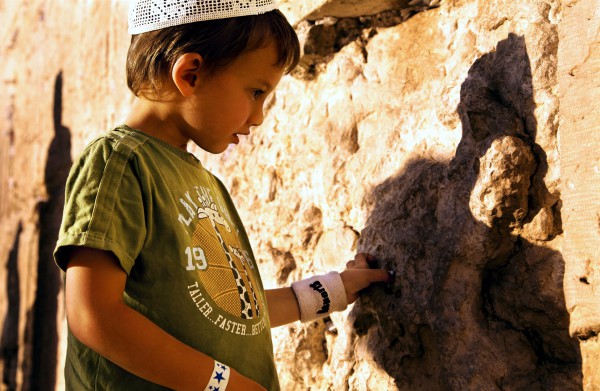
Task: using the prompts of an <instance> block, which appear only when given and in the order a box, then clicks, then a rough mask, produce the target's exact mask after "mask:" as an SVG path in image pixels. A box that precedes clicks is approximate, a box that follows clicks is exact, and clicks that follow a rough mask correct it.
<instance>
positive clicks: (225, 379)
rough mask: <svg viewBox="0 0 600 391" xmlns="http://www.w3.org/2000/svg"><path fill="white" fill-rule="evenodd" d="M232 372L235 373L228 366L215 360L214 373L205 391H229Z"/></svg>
mask: <svg viewBox="0 0 600 391" xmlns="http://www.w3.org/2000/svg"><path fill="white" fill-rule="evenodd" d="M232 372H233V371H232V370H231V368H230V367H229V366H228V365H225V364H223V363H220V362H219V361H217V360H214V367H213V371H212V373H211V375H210V378H209V379H208V384H207V385H206V387H205V388H204V391H216V390H219V391H225V390H226V389H227V385H228V384H229V380H230V378H231V373H232Z"/></svg>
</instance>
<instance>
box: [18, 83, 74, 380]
mask: <svg viewBox="0 0 600 391" xmlns="http://www.w3.org/2000/svg"><path fill="white" fill-rule="evenodd" d="M62 87H63V78H62V72H60V73H58V75H57V76H56V80H55V84H54V138H53V139H52V142H51V143H50V147H49V149H48V160H47V162H46V169H45V174H44V180H45V184H46V191H47V193H48V199H47V200H46V201H45V202H42V203H40V204H39V230H40V239H39V249H38V251H39V253H38V276H37V291H36V295H35V304H34V307H33V323H32V340H31V344H32V356H31V375H30V377H29V384H27V380H25V384H24V389H29V390H53V389H54V388H55V385H56V372H57V371H56V370H57V365H58V362H57V361H58V360H57V354H58V333H59V321H58V317H57V313H58V299H59V293H60V291H61V290H62V280H61V274H60V270H59V269H58V267H56V265H55V264H54V259H53V255H52V253H53V251H54V246H55V245H56V241H57V239H58V232H59V229H60V223H61V220H62V212H63V207H64V197H65V183H66V181H67V176H68V175H69V170H70V168H71V165H72V163H73V162H72V160H71V132H70V130H69V129H68V128H67V127H65V126H64V125H63V124H62Z"/></svg>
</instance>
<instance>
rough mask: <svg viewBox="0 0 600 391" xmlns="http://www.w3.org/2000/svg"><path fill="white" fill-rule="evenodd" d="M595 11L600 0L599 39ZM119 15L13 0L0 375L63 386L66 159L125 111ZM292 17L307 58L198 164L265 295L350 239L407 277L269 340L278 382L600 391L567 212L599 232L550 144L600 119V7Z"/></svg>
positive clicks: (0, 128) (345, 9)
mask: <svg viewBox="0 0 600 391" xmlns="http://www.w3.org/2000/svg"><path fill="white" fill-rule="evenodd" d="M579 7H584V8H583V9H588V10H589V9H590V8H585V7H591V9H592V10H595V11H594V12H595V13H594V12H591V13H589V12H588V14H587V18H588V19H587V20H588V23H587V24H586V26H588V27H589V28H588V27H586V29H585V30H579V29H577V28H575V27H574V26H575V25H576V24H577V18H578V15H580V14H579V12H584V11H582V10H581V9H580V8H579ZM125 8H126V7H125V4H124V3H123V2H110V3H108V2H78V3H77V4H75V3H73V4H67V3H60V2H51V1H47V0H31V1H29V2H23V3H18V2H10V1H0V26H2V27H0V37H2V40H1V41H0V44H1V45H2V46H0V56H1V58H2V59H3V61H2V65H1V68H0V69H1V73H0V75H1V77H2V80H1V82H2V88H0V113H1V114H0V115H1V117H0V118H1V119H0V220H1V222H2V224H0V230H2V231H1V233H2V234H1V235H0V260H2V262H4V263H3V264H4V265H5V266H4V269H3V270H6V271H5V272H4V274H0V291H2V292H5V293H3V294H2V295H0V319H2V320H3V327H2V335H1V340H0V343H1V348H2V350H1V361H0V364H1V365H0V374H1V377H2V386H0V387H1V388H6V389H21V388H22V389H37V388H40V387H41V384H43V385H44V386H45V387H46V388H51V387H50V386H49V385H51V384H56V385H57V386H56V388H58V389H62V386H61V383H60V381H61V377H60V375H57V372H56V371H57V369H56V362H57V361H58V360H60V359H61V358H60V357H62V355H63V354H64V352H63V351H62V349H63V343H64V309H63V308H62V296H61V295H62V286H61V285H60V280H59V279H58V278H57V274H56V273H55V270H53V269H52V268H51V267H48V265H49V263H50V262H51V260H49V259H48V258H49V251H50V248H51V246H52V242H53V241H54V240H55V235H56V223H57V221H58V218H59V217H58V216H59V215H60V208H61V202H62V200H61V197H62V195H61V193H62V188H61V186H62V185H63V184H62V182H63V181H64V172H65V167H67V166H68V165H69V164H70V161H71V159H72V156H75V155H76V154H77V153H79V151H81V149H82V148H83V146H84V145H85V144H86V143H87V142H88V141H89V140H91V139H92V138H93V137H95V136H96V135H97V134H99V133H101V132H103V131H104V130H106V129H107V128H108V127H110V126H112V125H114V124H116V123H118V122H119V118H122V115H123V114H124V113H125V112H126V110H127V108H128V106H129V104H130V102H131V98H130V94H129V93H128V92H127V90H126V88H125V84H124V75H123V61H124V59H125V52H126V50H127V45H128V36H127V34H126V28H125ZM283 9H284V11H285V12H286V13H287V14H288V15H290V19H291V20H292V22H293V23H295V24H296V25H297V29H298V32H299V35H300V36H301V39H302V42H303V60H302V66H301V67H300V68H299V69H298V70H297V71H296V72H294V74H293V75H291V76H288V77H286V78H284V79H283V80H282V82H281V84H280V86H279V87H278V90H277V91H276V92H275V94H274V96H273V97H272V98H271V100H270V101H269V103H268V107H267V110H268V115H267V117H266V120H265V123H264V124H263V126H262V127H261V128H259V129H256V130H255V131H254V132H253V134H252V135H251V136H250V137H249V138H248V139H247V140H245V141H244V142H242V144H241V145H239V146H237V147H236V148H234V149H230V150H228V151H227V152H226V153H224V154H222V155H219V156H212V155H208V154H206V153H202V152H200V151H197V152H198V155H199V156H200V157H201V159H202V161H203V162H204V163H205V165H207V166H208V167H209V168H210V169H211V170H213V171H214V172H215V173H216V174H218V175H219V176H220V177H221V178H222V179H223V180H224V182H225V183H226V185H227V186H228V187H229V188H230V189H231V192H232V195H233V197H234V199H235V201H236V203H237V204H238V205H239V209H240V214H241V216H242V218H243V220H244V221H245V222H246V225H247V229H248V231H249V235H250V239H251V241H252V243H253V246H254V249H255V253H256V256H257V258H258V260H259V262H260V266H261V271H262V274H263V276H264V280H265V283H266V285H267V286H268V287H276V286H283V285H289V283H291V282H292V281H294V280H297V279H300V278H303V277H306V276H310V275H312V274H314V273H323V272H327V271H329V270H331V269H338V270H342V269H343V267H344V265H345V263H346V261H347V260H349V259H350V258H351V257H352V256H353V254H354V252H355V251H357V250H359V251H368V252H371V253H373V254H374V255H376V256H377V257H378V259H379V261H380V266H382V267H385V268H388V269H393V270H395V271H396V272H397V277H396V281H395V283H394V285H393V287H391V288H390V289H387V288H385V287H378V286H376V287H373V288H371V289H369V290H368V291H367V292H365V295H364V296H363V297H362V298H361V299H360V300H359V301H358V302H357V303H356V304H355V305H354V306H353V307H350V308H349V309H348V310H346V311H345V312H343V313H336V314H332V315H331V317H330V318H329V319H327V320H325V321H317V322H311V323H308V324H300V323H295V324H292V325H290V326H286V327H281V328H279V329H276V330H274V339H275V346H276V356H277V359H278V362H279V372H280V377H281V383H282V387H283V389H284V390H305V389H313V390H327V389H332V390H394V389H399V390H438V389H439V390H467V389H473V390H475V389H477V390H479V389H482V390H488V389H489V390H494V389H502V390H521V389H527V388H530V389H544V390H577V389H582V388H584V389H586V390H595V389H598V382H599V381H598V380H597V379H598V376H600V373H599V372H598V368H600V341H598V337H597V336H592V335H589V334H588V335H586V336H587V337H588V338H587V339H586V340H585V341H582V342H581V343H579V341H578V340H577V339H573V338H571V337H570V336H569V313H568V311H567V307H566V304H565V296H564V294H563V276H564V269H565V262H570V260H569V259H567V255H568V253H567V252H565V249H567V248H568V246H572V244H570V243H572V242H570V241H571V240H572V238H573V235H576V236H577V234H576V232H579V231H577V230H576V229H577V227H575V228H572V227H573V225H572V224H571V222H573V221H577V220H578V219H580V220H579V221H581V222H580V223H579V224H581V227H586V228H589V229H591V230H597V229H598V226H597V220H595V222H592V223H593V224H592V223H590V222H589V221H587V220H583V217H582V210H585V208H582V207H585V206H586V204H585V203H583V204H582V203H580V204H578V205H579V206H577V207H575V208H573V209H571V208H569V207H567V203H568V202H569V200H570V199H567V197H569V195H568V194H567V193H568V191H569V190H568V183H565V175H564V173H561V169H563V170H564V169H565V168H566V167H567V166H565V164H564V163H565V162H563V161H561V158H562V157H564V156H565V154H564V151H565V150H564V148H565V147H566V148H567V149H568V148H571V147H567V144H565V143H564V142H562V141H561V146H560V152H561V153H560V154H559V146H558V137H557V134H558V132H559V130H560V131H561V134H563V132H565V131H566V130H565V129H570V128H569V126H571V127H572V128H576V126H575V124H588V125H589V124H591V125H589V126H590V127H589V129H592V125H593V124H597V123H598V120H597V116H596V117H593V116H590V117H589V119H586V121H588V122H578V121H580V119H579V117H577V116H571V113H572V111H571V109H569V110H568V111H565V109H564V108H563V104H564V105H570V106H568V107H578V106H577V105H579V107H582V108H585V107H590V110H589V112H590V113H597V112H600V111H599V110H595V111H594V110H593V109H592V107H595V106H593V104H596V105H597V103H595V102H598V101H600V100H598V99H591V98H590V99H589V100H588V101H587V102H586V103H585V105H584V104H582V103H581V101H579V100H577V99H584V98H585V97H587V96H588V95H587V92H582V91H589V86H590V85H591V84H592V82H591V81H590V79H589V77H590V75H593V74H597V68H594V67H595V66H597V61H596V60H597V58H596V57H597V56H596V57H593V56H591V55H590V56H588V57H589V58H590V60H589V61H583V59H585V58H588V57H584V56H582V55H581V54H580V53H579V52H577V51H578V50H587V49H585V48H589V50H588V51H587V52H586V53H592V54H597V53H598V50H597V43H598V37H599V34H598V30H597V26H598V19H599V16H598V14H597V12H598V11H597V10H598V9H600V7H599V6H598V4H597V0H580V1H562V2H561V1H559V0H524V1H520V2H501V3H498V2H494V1H484V0H448V1H445V2H441V4H440V3H439V2H437V1H418V0H417V1H410V2H409V1H363V2H359V1H353V0H349V1H343V0H312V1H306V2H292V1H284V2H283ZM365 9H366V10H368V11H365ZM417 11H422V12H417ZM363 13H364V14H363ZM565 23H566V24H565ZM580 41H585V42H589V43H590V45H587V46H585V45H583V46H581V45H579V42H580ZM575 42H577V43H575ZM594 42H595V44H594ZM594 45H596V46H594ZM580 46H581V47H583V48H584V49H581V47H580ZM559 48H560V49H559ZM571 51H573V53H574V54H571ZM582 53H583V52H582ZM561 55H562V57H561ZM561 58H562V59H561ZM571 63H572V64H573V65H570V66H569V65H568V64H571ZM579 64H581V66H580V67H579V68H577V70H576V72H575V74H574V75H570V77H571V78H572V79H569V78H568V77H567V76H566V75H569V73H568V70H570V69H572V68H573V67H574V66H575V65H579ZM565 70H567V71H565ZM594 72H595V73H594ZM578 75H581V77H579V76H578ZM565 79H566V80H567V81H564V80H565ZM569 80H571V81H569ZM565 83H567V84H565ZM559 90H560V91H561V93H560V99H559ZM570 92H572V93H573V94H572V95H573V96H574V97H573V98H572V99H571V100H570V97H569V96H570V95H569V93H570ZM590 96H594V95H590ZM577 97H579V98H577ZM585 118H588V117H587V113H585ZM594 118H596V119H594ZM581 121H583V120H581ZM571 122H573V124H571ZM559 124H560V129H559ZM588 125H586V126H588ZM577 126H579V125H577ZM596 126H597V125H596ZM594 129H597V128H594ZM596 133H597V132H596ZM574 144H575V145H574V147H575V146H577V143H574ZM579 144H580V145H579V146H582V145H581V144H585V143H579ZM569 150H570V149H569ZM591 150H592V152H578V153H575V154H573V155H571V156H572V159H573V162H576V163H579V162H584V161H585V162H586V164H587V163H590V162H591V161H592V159H588V155H586V154H589V153H593V152H597V151H595V150H597V148H592V149H591ZM592 158H593V157H592ZM595 164H596V165H597V162H596V163H595ZM586 167H587V166H586ZM589 167H591V168H592V169H593V168H594V167H595V166H594V165H593V164H592V165H591V166H589ZM593 172H595V171H593ZM596 174H597V173H596ZM593 178H597V176H596V177H594V176H593V175H592V174H591V172H590V174H588V175H586V176H585V177H582V176H579V172H578V171H577V170H573V171H572V172H571V173H570V174H569V176H568V180H570V181H572V182H573V183H575V184H576V185H577V186H580V185H582V184H585V182H586V181H590V182H592V181H591V179H592V180H593ZM595 183H597V181H596V182H595ZM577 188H579V187H577ZM587 224H592V226H591V227H588V225H587ZM594 232H596V231H594ZM571 248H573V247H571ZM597 248H598V247H596V249H597ZM597 259H598V258H597V255H596V258H593V259H592V260H594V261H597ZM588 277H590V280H589V281H590V283H592V282H593V283H596V281H597V279H592V278H591V277H592V276H591V275H588ZM592 286H594V285H592ZM41 325H44V326H47V327H40V326H41ZM580 348H581V351H580ZM57 356H58V358H56V357H57ZM42 358H47V359H42ZM582 360H583V361H582ZM582 362H583V364H582ZM58 371H59V372H60V371H61V369H60V368H59V369H58Z"/></svg>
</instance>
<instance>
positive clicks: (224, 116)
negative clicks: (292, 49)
mask: <svg viewBox="0 0 600 391" xmlns="http://www.w3.org/2000/svg"><path fill="white" fill-rule="evenodd" d="M276 63H277V51H276V48H275V46H274V45H269V46H267V47H264V48H260V49H257V50H253V51H250V52H246V53H244V54H242V55H241V56H240V57H238V58H237V59H236V60H235V61H234V62H233V63H232V64H231V65H230V66H228V67H227V68H225V69H224V70H222V71H217V73H215V74H214V75H213V76H211V77H201V78H200V79H199V80H198V82H197V83H198V85H197V87H196V91H195V93H194V95H193V96H192V97H191V98H190V100H189V102H188V103H189V105H186V108H185V110H184V112H183V113H182V119H183V120H184V122H185V126H184V129H182V134H183V135H184V136H186V137H187V138H189V139H191V140H192V141H194V143H196V144H197V145H198V146H199V147H200V148H202V149H204V150H206V151H208V152H212V153H221V152H223V151H224V150H225V149H227V147H228V145H229V144H237V143H238V142H239V138H238V135H240V134H241V135H248V134H250V127H252V126H258V125H260V124H261V123H262V122H263V105H264V103H265V99H266V98H267V96H268V94H269V93H271V92H272V91H273V89H274V88H275V86H277V84H278V83H279V80H280V79H281V76H282V75H283V71H284V69H283V67H280V66H278V65H274V64H276Z"/></svg>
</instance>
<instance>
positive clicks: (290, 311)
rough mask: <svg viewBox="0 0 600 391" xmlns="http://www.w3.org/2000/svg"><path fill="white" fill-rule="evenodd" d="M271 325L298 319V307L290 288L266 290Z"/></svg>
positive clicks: (274, 325) (275, 325)
mask: <svg viewBox="0 0 600 391" xmlns="http://www.w3.org/2000/svg"><path fill="white" fill-rule="evenodd" d="M266 295H267V303H268V305H269V320H270V321H271V327H277V326H282V325H284V324H288V323H292V322H295V321H297V320H300V308H299V307H298V301H297V300H296V295H294V291H292V288H278V289H269V290H267V291H266Z"/></svg>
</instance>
